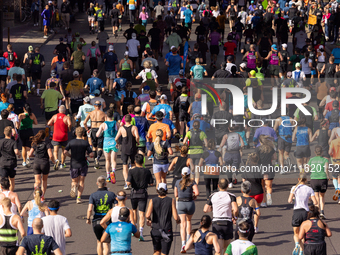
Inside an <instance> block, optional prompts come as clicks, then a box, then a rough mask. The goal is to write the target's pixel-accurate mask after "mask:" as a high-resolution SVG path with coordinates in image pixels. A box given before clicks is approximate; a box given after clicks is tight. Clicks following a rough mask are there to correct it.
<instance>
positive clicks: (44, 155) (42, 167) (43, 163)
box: [28, 130, 55, 200]
mask: <svg viewBox="0 0 340 255" xmlns="http://www.w3.org/2000/svg"><path fill="white" fill-rule="evenodd" d="M45 138H46V132H45V130H39V132H38V133H37V134H36V135H35V136H33V137H31V140H32V145H31V146H32V148H31V150H30V151H29V153H28V157H34V164H33V173H34V179H35V182H34V189H37V188H40V187H41V190H42V195H41V199H42V200H45V198H44V196H45V193H46V189H47V178H48V174H49V173H50V160H51V161H52V163H53V164H54V163H55V160H54V157H53V146H52V144H51V143H50V142H49V140H46V139H45ZM41 175H42V176H41Z"/></svg>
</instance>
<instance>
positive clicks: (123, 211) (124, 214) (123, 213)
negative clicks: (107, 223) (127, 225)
mask: <svg viewBox="0 0 340 255" xmlns="http://www.w3.org/2000/svg"><path fill="white" fill-rule="evenodd" d="M129 216H130V210H129V209H127V207H122V208H120V210H119V215H118V220H120V221H127V219H128V218H129Z"/></svg>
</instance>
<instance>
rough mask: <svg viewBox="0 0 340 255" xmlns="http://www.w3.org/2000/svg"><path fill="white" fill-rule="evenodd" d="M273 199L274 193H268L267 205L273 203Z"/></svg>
mask: <svg viewBox="0 0 340 255" xmlns="http://www.w3.org/2000/svg"><path fill="white" fill-rule="evenodd" d="M272 204H273V200H272V194H270V193H267V205H272Z"/></svg>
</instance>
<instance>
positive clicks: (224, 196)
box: [203, 178, 239, 254]
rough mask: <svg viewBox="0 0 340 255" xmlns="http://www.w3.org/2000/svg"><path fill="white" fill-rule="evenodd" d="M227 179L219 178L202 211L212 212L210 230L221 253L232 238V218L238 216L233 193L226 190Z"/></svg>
mask: <svg viewBox="0 0 340 255" xmlns="http://www.w3.org/2000/svg"><path fill="white" fill-rule="evenodd" d="M227 188H228V180H227V179H224V178H223V179H220V180H219V182H218V189H219V191H218V192H215V193H213V194H212V195H211V196H210V198H209V201H208V202H207V204H205V206H204V209H203V212H204V213H207V212H211V211H212V212H213V216H214V217H213V227H212V231H213V233H214V234H216V235H217V237H218V244H219V245H220V249H221V254H224V252H225V250H226V249H227V247H228V245H229V244H230V241H231V239H233V223H232V220H233V218H236V217H237V216H238V213H239V212H238V208H237V204H236V197H235V195H234V194H231V193H229V192H227Z"/></svg>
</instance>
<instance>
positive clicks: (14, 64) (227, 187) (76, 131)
mask: <svg viewBox="0 0 340 255" xmlns="http://www.w3.org/2000/svg"><path fill="white" fill-rule="evenodd" d="M105 3H106V1H105ZM36 5H39V2H38V1H37V2H34V3H33V4H32V11H34V13H35V16H36V15H37V13H36V11H37V9H36ZM86 7H88V9H87V10H86V13H87V16H88V27H89V32H90V34H93V40H92V41H91V42H86V41H85V40H84V38H82V37H81V35H80V33H78V32H74V31H77V30H76V29H77V28H76V25H74V26H73V27H72V28H73V29H71V28H70V24H69V20H70V15H73V7H72V6H70V4H69V3H68V2H67V0H63V3H62V5H61V6H60V9H58V6H57V5H56V4H55V3H53V2H51V1H50V2H49V3H48V4H47V5H46V8H45V10H44V11H43V12H42V14H41V16H42V17H43V24H44V36H45V37H47V36H48V33H50V32H54V31H53V30H52V28H51V25H52V24H53V25H54V26H60V27H62V28H65V33H66V34H65V36H62V37H60V39H59V42H60V43H59V44H58V45H57V46H56V47H55V50H54V52H53V53H54V54H55V57H54V58H53V59H52V62H51V65H47V64H46V63H47V61H46V60H45V58H44V56H43V54H41V53H40V49H39V48H38V47H37V48H33V47H32V46H29V47H28V51H27V53H26V54H25V55H24V56H17V54H16V53H15V47H16V45H15V44H14V45H8V46H7V49H6V51H0V82H1V83H0V85H1V102H0V111H1V120H0V138H1V140H0V154H1V160H0V167H1V168H0V176H1V181H0V187H1V194H0V197H1V210H2V211H1V213H0V253H1V254H24V253H25V251H26V253H27V254H50V253H51V251H54V254H56V255H58V254H63V255H65V254H67V253H66V252H65V247H66V242H65V238H67V237H70V236H71V235H72V232H71V228H70V226H69V224H68V221H67V219H66V218H65V217H63V216H60V215H58V210H59V207H60V205H59V201H57V200H55V199H53V197H51V195H49V194H48V192H47V182H48V175H49V173H50V171H51V169H53V170H54V171H58V170H59V169H63V168H69V170H70V175H71V188H70V196H71V198H73V199H75V202H76V203H77V204H81V203H82V202H83V201H82V194H83V193H84V183H85V178H86V175H87V172H88V169H89V167H91V166H92V165H93V166H94V168H95V169H100V168H104V169H105V171H106V175H105V176H100V177H98V179H97V186H98V191H96V192H95V193H93V194H91V196H90V199H89V206H88V211H87V216H86V223H87V224H92V226H93V231H94V234H95V237H96V238H97V254H100V255H102V254H104V255H107V254H115V253H122V254H132V253H131V236H132V237H135V238H138V240H139V241H140V242H143V241H144V232H143V230H144V226H145V224H147V225H148V226H151V239H152V244H153V250H154V254H162V255H167V254H169V252H170V249H171V245H172V242H173V240H174V231H173V224H172V219H173V220H174V221H175V222H176V224H179V225H180V239H181V250H178V251H177V250H176V251H175V253H176V254H178V253H179V252H180V253H186V252H187V251H188V250H190V249H194V250H195V254H201V255H203V254H206V255H210V254H228V255H241V254H242V255H248V254H249V255H250V254H253V255H255V254H258V251H257V247H256V234H257V233H258V231H259V227H258V224H259V220H260V219H261V213H260V208H266V207H267V206H271V205H272V204H275V201H274V200H273V197H272V193H273V189H272V186H273V183H274V185H275V181H274V180H275V175H284V174H286V173H285V170H284V169H285V167H287V166H288V167H289V168H290V167H291V166H292V165H294V167H295V169H298V172H300V175H299V177H298V179H297V184H296V185H295V186H293V187H292V188H291V191H290V193H289V195H288V194H287V197H288V196H289V197H288V202H289V203H293V204H294V211H293V216H292V227H293V239H294V243H295V245H294V248H293V253H292V254H293V255H302V254H305V255H312V254H313V255H314V254H315V255H316V254H317V255H324V254H327V251H326V242H325V237H330V236H331V235H332V234H331V231H330V229H329V227H328V225H327V224H326V223H325V219H326V215H325V193H326V191H327V189H328V183H329V182H328V181H329V180H332V182H333V186H334V190H335V194H334V196H333V200H334V201H336V203H339V204H340V198H339V196H340V184H339V182H340V176H339V174H338V171H335V170H337V169H338V168H339V164H340V124H339V123H340V106H339V101H338V93H339V87H338V85H339V84H338V83H339V78H340V66H339V64H340V42H338V33H339V26H340V7H339V8H338V2H337V1H336V0H331V1H329V2H327V3H324V2H323V1H322V0H318V1H317V2H314V1H299V0H292V1H285V0H279V1H278V2H276V1H272V0H270V1H269V0H268V1H267V0H264V1H262V2H261V1H254V0H251V1H245V0H238V1H235V0H231V1H228V0H222V1H218V2H216V0H215V1H214V0H210V1H209V3H208V2H202V3H200V2H197V1H195V0H191V1H188V2H185V1H182V2H177V1H176V0H170V1H169V2H166V3H164V1H162V0H161V1H158V0H157V1H155V0H153V1H151V0H150V1H136V0H128V1H127V2H125V3H124V2H123V3H122V2H121V0H118V2H116V3H113V4H112V3H109V2H108V3H106V6H105V8H103V5H102V4H101V3H100V2H96V3H89V4H88V6H86ZM78 8H79V10H80V7H79V6H78ZM59 13H60V15H59ZM126 16H129V17H128V18H127V17H126ZM57 17H58V23H56V21H57ZM35 18H37V17H35ZM108 20H110V22H111V25H112V34H113V36H114V37H117V36H121V35H122V36H124V37H125V38H126V51H125V52H124V58H122V59H118V57H117V54H116V52H115V47H114V45H113V44H108V39H109V34H108V33H107V31H105V26H107V24H106V23H107V21H108ZM126 21H128V22H129V23H130V25H129V28H128V29H127V30H126V31H123V33H119V31H122V24H123V23H124V22H126ZM59 22H60V23H59ZM194 23H197V26H196V25H195V26H193V24H194ZM36 24H37V23H36V19H35V20H34V25H36ZM227 24H228V25H227ZM194 35H196V36H194ZM194 37H195V38H194ZM193 38H194V39H193ZM96 40H98V43H97V42H96ZM190 40H194V41H195V40H196V41H195V42H194V43H193V44H192V43H190V44H191V46H192V45H193V47H190V46H189V43H188V42H189V41H190ZM87 43H88V44H90V45H91V46H90V48H88V50H87V51H86V52H84V50H83V47H84V46H85V45H86V44H87ZM334 43H336V47H334V49H333V50H331V52H330V51H329V48H330V47H331V45H332V44H334ZM288 45H289V47H288ZM107 46H108V47H107ZM163 46H165V47H164V48H163ZM168 49H169V51H168ZM238 52H240V53H241V54H242V56H241V57H240V54H238ZM329 53H330V54H329ZM219 55H223V56H224V58H223V60H222V62H219V63H218V62H217V60H218V56H219ZM87 59H88V63H89V67H90V72H91V77H90V78H89V79H88V80H85V78H86V77H87V76H89V75H86V74H84V70H85V65H86V63H87V61H86V60H87ZM219 59H220V58H219ZM159 61H164V64H165V65H166V69H167V70H166V71H167V75H168V84H166V86H162V84H160V82H159V78H158V75H161V71H162V72H163V74H162V75H161V76H163V77H164V75H165V72H164V71H165V70H160V68H159V64H158V62H159ZM99 66H103V70H104V71H105V78H106V80H102V79H100V78H99V77H100V75H101V74H100V71H99V70H98V67H99ZM209 66H210V68H209ZM208 71H210V72H211V73H213V75H212V76H211V77H210V76H208ZM43 72H44V73H45V72H46V73H50V76H51V77H50V78H48V79H47V80H46V81H45V80H42V73H43ZM208 80H209V81H211V80H212V81H213V82H211V83H209V81H208ZM226 82H227V83H230V84H233V85H235V86H236V87H238V88H239V89H240V90H242V91H243V93H244V101H245V108H244V113H243V114H240V115H237V114H233V108H234V107H235V105H236V104H234V102H233V100H235V99H233V97H232V94H231V91H229V90H228V89H216V91H215V89H211V87H210V85H208V84H212V83H218V84H223V83H226ZM42 84H43V85H42ZM133 84H138V89H133ZM267 85H268V90H269V89H270V87H271V88H272V89H273V88H303V89H306V90H308V91H310V92H312V93H314V94H316V97H317V109H316V108H315V107H313V106H311V105H310V103H311V102H312V101H311V100H310V101H308V102H305V103H303V107H305V109H307V111H308V112H309V113H310V115H306V114H305V113H303V112H302V111H300V109H299V108H297V107H296V106H295V105H289V106H288V107H287V109H286V112H287V114H286V115H282V114H281V112H282V111H281V110H282V109H281V106H280V104H278V107H277V109H276V110H275V112H274V113H272V114H271V115H270V116H256V115H254V114H252V113H251V112H250V110H249V108H250V107H249V105H248V90H247V89H248V88H252V93H251V96H252V100H251V102H252V107H253V108H255V109H257V110H264V109H268V108H269V107H270V106H271V100H270V99H268V97H265V96H264V89H263V88H264V87H265V86H267ZM209 90H210V91H213V92H216V95H213V96H211V93H210V92H209ZM269 91H270V90H269ZM273 91H274V90H273ZM36 96H39V97H40V104H41V105H40V106H41V107H40V108H41V109H43V111H44V117H45V120H46V122H45V123H44V125H46V128H44V129H42V130H36V129H34V125H37V124H38V121H37V116H36V115H38V117H40V112H39V113H38V112H33V111H32V107H31V105H30V103H31V102H32V101H31V100H32V98H33V97H36ZM207 96H210V97H208V99H207ZM304 97H305V95H304V94H303V93H301V92H299V93H297V92H296V91H293V90H291V91H290V92H289V93H288V94H287V98H289V99H303V98H304ZM203 99H205V101H204V100H203ZM216 101H217V104H216V103H215V102H216ZM204 102H206V104H207V107H206V108H207V114H204V112H203V108H204V105H203V103H204ZM216 119H223V120H227V121H228V122H223V123H222V124H217V123H214V120H216ZM251 119H256V121H254V122H257V123H260V124H259V126H261V127H258V128H254V127H251V126H252V125H251V124H249V122H248V120H251ZM269 119H272V120H275V121H274V122H272V121H269ZM231 121H234V122H237V124H235V125H230V122H231ZM243 122H244V123H248V124H245V125H244V124H243ZM284 123H286V125H285V124H284ZM287 123H289V124H290V125H287ZM313 141H316V143H317V146H316V147H315V150H314V151H311V149H310V146H311V143H312V142H313ZM295 142H296V144H295ZM20 148H21V151H20V150H19V149H20ZM294 149H295V151H294ZM293 152H294V153H293ZM242 156H243V157H246V158H247V160H246V161H245V162H242V160H241V158H242ZM117 157H120V158H121V161H117ZM19 158H22V166H23V167H27V168H31V169H33V173H34V180H35V181H34V187H32V189H34V191H33V200H31V201H28V202H27V203H26V204H25V205H24V206H22V205H21V203H20V199H19V197H18V195H17V194H16V193H15V187H16V185H17V186H18V185H20V183H15V176H16V168H17V166H18V159H19ZM68 158H69V159H68ZM101 159H105V163H103V160H101ZM148 160H149V161H150V162H152V169H149V168H148V167H145V165H146V164H148ZM120 162H122V163H120ZM121 165H122V173H123V186H122V187H121V190H120V191H119V192H117V193H116V194H115V193H113V192H111V191H109V190H108V188H107V185H108V183H112V184H116V181H117V176H116V169H121ZM260 166H261V167H260ZM222 167H224V168H226V171H224V172H221V171H219V169H221V168H222ZM247 167H248V169H251V171H241V169H242V168H247ZM265 167H266V168H265ZM264 169H269V170H264ZM274 169H279V170H278V171H276V170H274ZM237 177H239V180H240V179H242V182H241V184H240V185H237V186H235V185H236V184H237ZM170 178H172V180H169V179H170ZM308 179H309V181H308ZM118 181H121V180H118ZM116 185H117V184H116ZM204 186H205V189H204ZM171 188H172V191H171V192H170V190H171ZM148 189H149V190H150V189H156V191H157V194H158V196H156V197H153V198H152V199H149V198H148ZM235 189H240V190H241V193H242V195H241V196H239V197H236V196H235V195H233V194H232V193H230V192H232V191H233V190H235ZM127 190H131V191H129V193H130V194H128V193H127ZM204 192H205V195H206V204H205V206H204V209H203V212H204V213H205V214H204V215H203V213H202V212H195V200H196V198H197V197H203V196H204V195H202V194H204ZM45 197H46V200H47V201H48V203H46V204H45ZM128 198H129V199H130V201H131V207H130V206H127V199H128ZM310 200H311V202H312V205H309V202H310ZM129 207H130V208H129ZM261 210H262V209H261ZM263 210H265V209H263ZM209 212H212V217H211V216H209V214H208V213H209ZM195 213H196V214H197V213H199V214H202V218H201V221H200V224H199V228H198V229H192V217H193V215H194V214H195ZM26 216H27V217H28V229H27V231H26V229H24V227H23V217H26ZM18 232H20V237H24V238H23V240H22V242H21V243H20V244H19V242H18V241H19V233H18ZM254 237H255V238H254ZM233 239H235V240H234V241H233ZM253 239H255V240H254V243H253V242H252V241H253ZM140 245H146V244H143V243H140ZM38 252H39V253H38ZM134 253H135V252H134Z"/></svg>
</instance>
